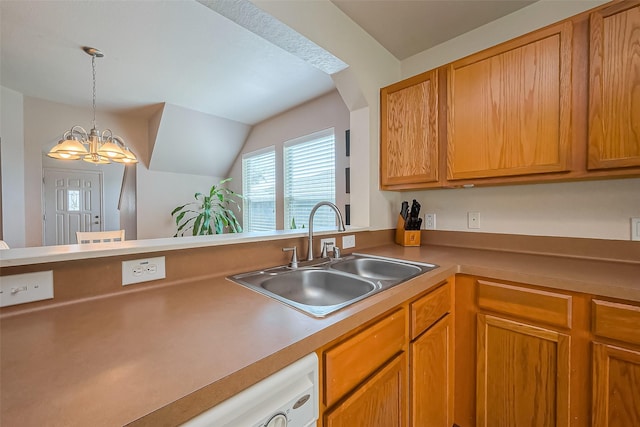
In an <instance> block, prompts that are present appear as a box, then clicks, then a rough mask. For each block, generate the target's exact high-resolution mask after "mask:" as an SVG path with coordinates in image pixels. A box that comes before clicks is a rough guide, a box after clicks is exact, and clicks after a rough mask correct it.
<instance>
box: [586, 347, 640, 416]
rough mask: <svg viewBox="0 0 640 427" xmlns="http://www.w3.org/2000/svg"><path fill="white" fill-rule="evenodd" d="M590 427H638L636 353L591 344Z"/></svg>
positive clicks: (639, 397)
mask: <svg viewBox="0 0 640 427" xmlns="http://www.w3.org/2000/svg"><path fill="white" fill-rule="evenodd" d="M593 426H594V427H628V426H640V352H639V351H634V350H630V349H625V348H621V347H617V346H613V345H607V344H602V343H597V342H596V343H594V344H593Z"/></svg>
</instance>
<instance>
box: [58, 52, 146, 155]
mask: <svg viewBox="0 0 640 427" xmlns="http://www.w3.org/2000/svg"><path fill="white" fill-rule="evenodd" d="M82 50H84V51H85V52H86V53H87V54H88V55H90V56H91V68H92V69H93V122H92V126H93V127H92V128H91V131H90V132H88V133H87V131H86V130H84V128H82V127H81V126H73V127H72V128H71V129H70V130H68V131H66V132H65V133H64V135H63V136H62V139H61V140H60V141H59V142H58V143H57V144H56V145H55V146H54V147H53V148H52V149H51V150H50V151H49V153H47V156H49V157H53V158H54V159H62V160H79V159H82V160H84V161H85V162H89V163H94V164H97V165H102V164H109V163H111V162H112V161H114V162H118V163H137V162H138V159H137V158H136V156H135V155H134V154H133V153H132V152H131V151H130V150H129V148H128V147H127V146H126V145H125V143H124V141H123V139H122V138H120V137H119V136H116V135H114V134H113V132H111V130H110V129H105V130H104V131H102V133H100V131H99V130H98V129H97V127H96V58H102V57H103V56H104V54H103V53H102V52H101V51H100V50H98V49H96V48H93V47H83V48H82Z"/></svg>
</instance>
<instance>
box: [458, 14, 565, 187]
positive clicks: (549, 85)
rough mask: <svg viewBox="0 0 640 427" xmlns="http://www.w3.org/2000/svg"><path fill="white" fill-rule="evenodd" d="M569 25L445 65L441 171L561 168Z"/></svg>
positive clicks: (476, 174)
mask: <svg viewBox="0 0 640 427" xmlns="http://www.w3.org/2000/svg"><path fill="white" fill-rule="evenodd" d="M572 28H573V27H572V24H571V23H570V22H565V23H562V24H558V25H555V26H552V27H549V28H546V29H544V30H540V31H536V32H534V33H531V34H530V35H527V36H525V37H522V38H519V39H516V40H514V41H511V42H508V43H505V44H503V45H500V46H497V47H495V48H492V49H488V50H486V51H484V52H480V53H478V54H475V55H471V56H469V57H467V58H464V59H461V60H459V61H456V62H454V63H453V64H451V65H450V66H449V73H448V87H447V90H448V96H447V98H448V102H449V104H448V115H447V130H448V132H447V178H448V179H451V180H455V179H468V178H486V177H501V176H513V175H528V174H537V173H547V172H559V171H566V170H567V169H568V160H569V151H570V139H571V90H572V87H571V51H572V37H573V36H572V34H573V33H572V31H573V30H572Z"/></svg>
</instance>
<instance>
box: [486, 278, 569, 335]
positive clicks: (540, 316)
mask: <svg viewBox="0 0 640 427" xmlns="http://www.w3.org/2000/svg"><path fill="white" fill-rule="evenodd" d="M478 306H479V307H480V308H483V309H486V310H491V311H495V312H498V313H504V314H509V315H512V316H515V317H518V318H520V319H526V320H535V321H539V322H542V323H546V324H549V325H555V326H560V327H562V328H570V327H571V296H570V295H563V294H556V293H553V292H546V291H540V290H537V289H529V288H522V287H519V286H511V285H505V284H502V283H495V282H488V281H484V280H478Z"/></svg>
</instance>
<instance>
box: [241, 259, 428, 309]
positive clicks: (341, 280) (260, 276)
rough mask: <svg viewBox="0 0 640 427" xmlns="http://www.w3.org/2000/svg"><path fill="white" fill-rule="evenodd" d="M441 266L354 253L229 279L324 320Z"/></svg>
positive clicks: (243, 274) (244, 274) (253, 272)
mask: <svg viewBox="0 0 640 427" xmlns="http://www.w3.org/2000/svg"><path fill="white" fill-rule="evenodd" d="M437 267H438V266H437V265H434V264H425V263H419V262H409V261H403V260H398V259H393V258H385V257H378V256H374V255H365V254H352V255H347V256H345V257H343V258H340V259H329V258H322V259H319V260H315V261H310V262H309V264H307V263H306V262H305V263H304V266H301V267H299V268H290V267H286V266H281V267H274V268H269V269H265V270H257V271H252V272H249V273H242V274H236V275H234V276H230V277H229V279H231V280H233V281H234V282H236V283H239V284H240V285H242V286H245V287H247V288H249V289H252V290H254V291H257V292H260V293H262V294H264V295H267V296H269V297H271V298H273V299H276V300H278V301H280V302H283V303H285V304H288V305H290V306H292V307H294V308H297V309H298V310H301V311H303V312H304V313H307V314H309V315H311V316H314V317H324V316H326V315H328V314H329V313H333V312H334V311H336V310H339V309H341V308H343V307H346V306H347V305H350V304H353V303H355V302H357V301H360V300H362V299H364V298H367V297H369V296H371V295H374V294H377V293H378V292H381V291H383V290H385V289H389V288H391V287H393V286H396V285H398V284H400V283H402V282H405V281H407V280H409V279H412V278H414V277H416V276H419V275H421V274H423V273H426V272H427V271H430V270H433V269H434V268H437Z"/></svg>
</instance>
